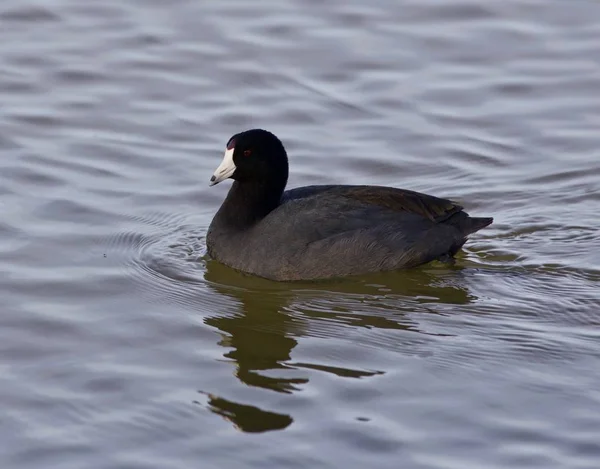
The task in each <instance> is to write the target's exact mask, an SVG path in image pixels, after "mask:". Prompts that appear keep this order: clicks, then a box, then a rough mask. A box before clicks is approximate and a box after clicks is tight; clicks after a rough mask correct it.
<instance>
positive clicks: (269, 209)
mask: <svg viewBox="0 0 600 469" xmlns="http://www.w3.org/2000/svg"><path fill="white" fill-rule="evenodd" d="M227 148H228V150H227V151H226V153H225V157H224V159H223V162H222V163H221V165H220V166H219V168H217V171H216V172H215V175H214V176H213V177H212V178H211V185H213V184H217V183H219V182H221V181H222V180H224V179H227V178H229V177H230V178H232V179H234V183H233V185H232V187H231V189H230V190H229V193H228V194H227V197H226V199H225V201H224V202H223V204H222V205H221V208H220V209H219V211H218V212H217V214H216V215H215V217H214V219H213V221H212V223H211V225H210V228H209V230H208V235H207V247H208V253H209V255H210V256H211V257H213V258H214V259H216V260H217V261H219V262H221V263H223V264H226V265H228V266H230V267H233V268H234V269H237V270H240V271H242V272H246V273H249V274H254V275H258V276H260V277H265V278H269V279H273V280H280V281H289V280H315V279H323V278H331V277H343V276H348V275H356V274H365V273H371V272H380V271H387V270H395V269H402V268H408V267H414V266H417V265H419V264H424V263H427V262H430V261H432V260H435V259H442V260H447V259H450V258H451V257H452V256H454V255H455V254H456V252H457V251H458V250H459V249H460V248H461V247H462V245H463V244H464V243H465V242H466V240H467V236H468V235H470V234H471V233H474V232H476V231H478V230H480V229H482V228H484V227H486V226H488V225H489V224H491V223H492V222H493V219H492V218H473V217H470V216H469V215H468V214H467V213H465V212H464V211H463V208H462V207H461V206H460V205H458V204H456V203H454V202H452V201H450V200H446V199H441V198H438V197H433V196H430V195H426V194H421V193H418V192H413V191H408V190H403V189H396V188H393V187H383V186H350V185H319V186H306V187H299V188H296V189H291V190H288V191H285V192H284V189H285V186H286V183H287V179H288V160H287V154H286V151H285V149H284V147H283V144H282V143H281V142H280V141H279V139H278V138H277V137H276V136H275V135H273V134H272V133H270V132H267V131H265V130H261V129H254V130H248V131H245V132H242V133H239V134H237V135H234V136H233V137H232V138H231V139H230V141H229V143H228V144H227Z"/></svg>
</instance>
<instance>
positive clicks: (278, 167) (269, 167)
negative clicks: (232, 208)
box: [210, 129, 288, 190]
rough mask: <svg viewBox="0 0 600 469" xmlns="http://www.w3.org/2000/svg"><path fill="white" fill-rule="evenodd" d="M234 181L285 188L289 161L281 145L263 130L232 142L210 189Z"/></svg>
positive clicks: (240, 135) (248, 133)
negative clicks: (229, 180) (223, 182)
mask: <svg viewBox="0 0 600 469" xmlns="http://www.w3.org/2000/svg"><path fill="white" fill-rule="evenodd" d="M228 178H231V179H234V180H236V181H239V182H241V183H244V182H256V183H261V184H266V185H272V186H282V187H281V190H283V188H284V187H285V185H286V183H287V178H288V159H287V154H286V152H285V148H284V147H283V144H282V143H281V141H280V140H279V139H278V138H277V137H276V136H275V135H273V134H272V133H271V132H268V131H266V130H262V129H252V130H246V131H245V132H241V133H239V134H236V135H234V136H233V137H231V138H230V139H229V142H228V143H227V148H226V150H225V156H224V157H223V161H222V162H221V164H220V165H219V167H218V168H217V169H216V171H215V173H214V174H213V176H212V177H211V178H210V185H211V186H214V185H215V184H218V183H220V182H221V181H224V180H225V179H228Z"/></svg>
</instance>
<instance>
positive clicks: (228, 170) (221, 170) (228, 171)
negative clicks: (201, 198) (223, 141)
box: [209, 148, 236, 186]
mask: <svg viewBox="0 0 600 469" xmlns="http://www.w3.org/2000/svg"><path fill="white" fill-rule="evenodd" d="M233 150H234V148H230V149H228V150H226V151H225V155H224V156H223V161H221V164H220V165H219V167H218V168H217V169H216V170H215V172H214V174H213V176H212V177H211V178H210V184H209V186H214V185H215V184H219V183H220V182H221V181H224V180H225V179H227V178H229V177H231V175H232V174H233V173H234V172H235V169H236V168H235V163H234V162H233Z"/></svg>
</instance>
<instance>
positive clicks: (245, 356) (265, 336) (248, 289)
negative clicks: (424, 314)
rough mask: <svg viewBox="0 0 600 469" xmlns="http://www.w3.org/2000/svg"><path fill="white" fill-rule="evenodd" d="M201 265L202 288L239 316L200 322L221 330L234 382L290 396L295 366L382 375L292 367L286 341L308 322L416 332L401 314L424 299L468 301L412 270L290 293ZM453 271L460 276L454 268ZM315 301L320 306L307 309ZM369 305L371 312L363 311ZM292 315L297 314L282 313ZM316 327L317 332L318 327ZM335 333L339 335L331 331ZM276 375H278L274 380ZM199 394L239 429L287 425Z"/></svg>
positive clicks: (297, 383) (301, 378)
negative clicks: (228, 302)
mask: <svg viewBox="0 0 600 469" xmlns="http://www.w3.org/2000/svg"><path fill="white" fill-rule="evenodd" d="M206 268H207V270H206V274H205V280H206V281H208V282H209V283H208V286H209V288H211V289H213V290H215V292H216V294H219V295H224V296H226V297H229V298H231V299H234V300H235V301H236V302H238V303H239V304H240V306H241V307H240V310H239V312H236V313H233V314H227V313H225V312H224V313H221V314H215V315H213V316H211V317H209V318H207V319H206V321H205V322H206V324H208V325H210V326H212V327H215V328H217V329H218V330H219V331H221V332H222V333H224V338H223V340H222V341H221V343H220V344H221V345H223V346H225V347H227V348H228V349H230V350H229V351H228V352H226V353H225V355H224V356H225V357H227V358H229V359H231V360H234V361H235V363H236V377H237V378H238V379H239V380H240V381H241V382H242V383H244V384H246V385H248V386H253V387H258V388H263V389H268V390H271V391H276V392H280V393H289V394H291V393H294V392H296V391H299V390H300V389H301V386H302V385H304V384H306V383H308V374H306V373H308V371H305V372H300V371H299V370H301V369H304V370H311V369H312V370H319V371H324V372H328V373H332V374H335V375H337V376H340V377H346V378H363V377H368V376H373V375H376V374H381V373H382V372H381V371H377V370H354V369H350V368H345V367H337V366H329V365H323V364H314V363H294V362H292V361H291V353H292V350H293V349H294V347H296V345H297V344H298V341H297V340H296V338H294V337H301V336H303V335H310V330H311V325H313V326H314V322H315V321H319V320H323V319H326V320H327V324H331V323H332V322H331V321H332V320H336V319H339V321H338V324H339V322H343V323H345V324H346V325H348V324H351V325H353V326H358V327H370V328H377V329H403V330H412V331H416V332H419V330H418V327H417V325H416V324H415V323H414V322H413V321H411V320H410V319H409V318H408V317H407V316H406V312H413V311H415V310H416V309H418V308H419V307H420V306H421V307H424V306H425V304H426V302H427V301H429V302H431V301H435V302H445V303H451V304H457V303H458V304H460V303H468V302H469V301H470V299H471V298H470V296H469V295H468V293H467V292H466V290H464V289H461V288H457V287H456V286H452V285H450V284H448V282H445V283H444V281H443V275H436V274H435V273H426V272H424V271H421V272H420V271H418V270H417V271H411V273H410V274H407V273H404V274H396V275H390V274H387V275H379V276H371V277H368V278H367V277H365V278H363V279H362V280H360V281H358V282H357V281H356V280H355V281H351V282H348V281H341V282H327V283H318V284H311V283H307V284H304V285H299V284H294V285H293V288H294V289H293V290H292V289H291V285H285V284H280V283H276V282H270V281H268V280H264V279H260V278H257V277H251V276H246V275H243V274H240V273H237V272H235V271H233V270H231V269H229V268H228V267H225V266H223V265H220V264H218V263H216V262H211V261H209V262H208V263H207V266H206ZM446 271H447V269H446ZM453 272H458V273H460V271H458V270H457V271H453ZM440 279H442V280H440ZM386 282H387V283H386ZM436 283H441V284H440V285H436ZM425 299H426V301H425ZM307 300H308V301H307ZM349 300H351V301H349ZM319 301H321V303H320V307H318V308H317V307H315V308H311V305H315V302H319ZM299 303H301V304H300V305H299ZM323 305H325V307H323ZM352 307H360V311H356V310H352V309H350V308H352ZM375 308H376V309H377V311H378V314H369V311H370V310H372V309H375ZM292 310H293V311H294V312H298V311H300V312H301V314H300V315H298V314H290V312H291V311H292ZM382 312H383V313H385V314H382ZM319 329H320V331H322V330H323V329H322V327H319ZM338 333H340V334H343V332H341V331H339V330H338ZM277 370H279V372H277ZM266 373H269V375H266ZM276 373H280V374H279V376H277V375H276ZM282 375H283V376H282ZM206 394H207V395H208V396H209V408H210V409H211V410H212V411H214V412H215V413H218V414H219V415H222V416H225V417H226V418H227V419H229V420H231V421H233V422H234V423H235V425H236V426H237V427H238V428H240V429H241V430H243V431H266V430H269V429H276V428H283V427H284V426H287V425H289V424H291V422H292V418H291V417H290V416H288V415H284V414H276V413H273V412H267V411H263V410H261V409H259V408H257V407H254V406H250V405H245V404H239V403H234V402H231V401H228V400H226V399H223V398H220V397H218V396H215V395H213V394H209V393H206ZM286 422H287V423H286Z"/></svg>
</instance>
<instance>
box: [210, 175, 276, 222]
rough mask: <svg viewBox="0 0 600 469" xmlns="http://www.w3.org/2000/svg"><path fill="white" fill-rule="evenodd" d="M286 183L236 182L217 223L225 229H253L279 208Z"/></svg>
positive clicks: (217, 217) (222, 206) (217, 218)
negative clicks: (252, 227)
mask: <svg viewBox="0 0 600 469" xmlns="http://www.w3.org/2000/svg"><path fill="white" fill-rule="evenodd" d="M285 183H286V181H284V182H283V184H265V183H260V182H255V181H243V182H241V181H234V183H233V185H232V186H231V189H229V193H228V194H227V197H226V198H225V200H224V201H223V204H222V205H221V208H220V209H219V211H218V212H217V214H216V215H215V223H216V224H217V225H218V226H219V227H221V228H223V229H236V230H242V229H246V228H249V227H251V226H252V225H254V224H255V223H257V222H259V221H260V220H262V219H263V218H264V217H266V216H267V215H268V214H269V213H270V212H271V211H273V210H274V209H275V208H276V207H277V206H279V204H280V203H281V195H282V194H283V190H284V189H285Z"/></svg>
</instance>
